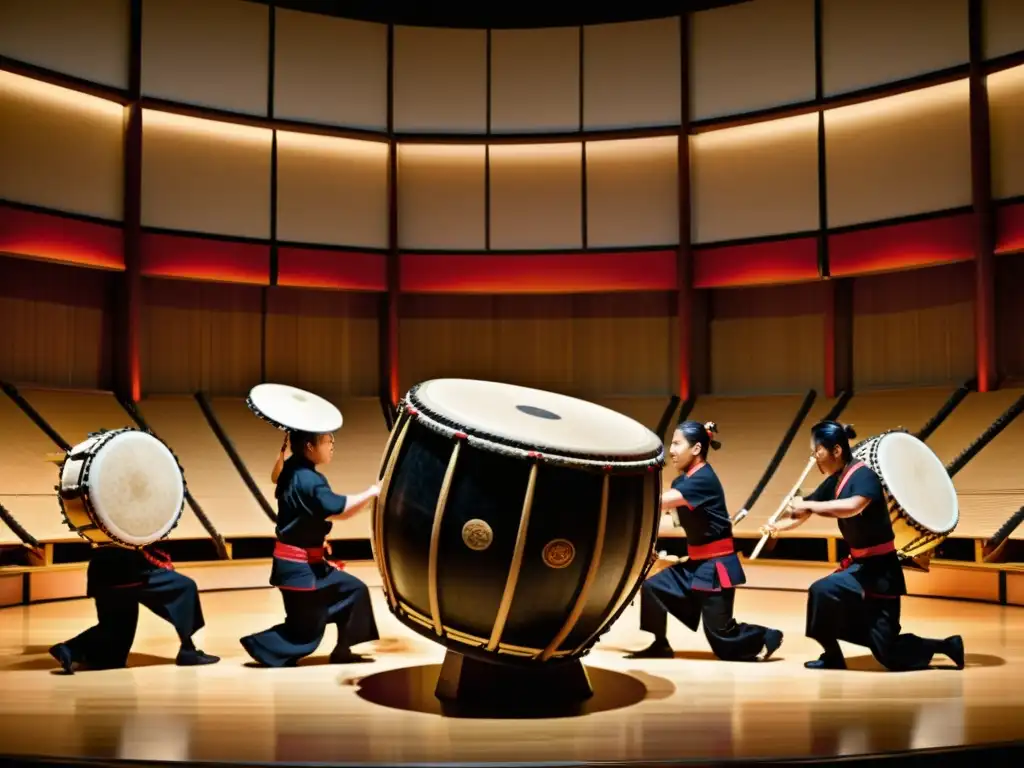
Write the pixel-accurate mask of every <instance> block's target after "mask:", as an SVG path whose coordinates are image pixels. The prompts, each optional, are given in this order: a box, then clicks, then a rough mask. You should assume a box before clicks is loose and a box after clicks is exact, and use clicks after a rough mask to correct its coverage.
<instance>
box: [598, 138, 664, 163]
mask: <svg viewBox="0 0 1024 768" xmlns="http://www.w3.org/2000/svg"><path fill="white" fill-rule="evenodd" d="M678 151H679V138H678V137H676V136H652V137H651V138H647V139H607V140H604V141H588V142H587V158H588V159H596V160H611V161H613V162H631V161H634V160H635V161H640V162H642V161H644V160H661V159H666V160H667V159H672V160H673V161H674V160H675V158H676V156H677V154H678Z"/></svg>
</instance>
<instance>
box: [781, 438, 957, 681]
mask: <svg viewBox="0 0 1024 768" xmlns="http://www.w3.org/2000/svg"><path fill="white" fill-rule="evenodd" d="M856 436H857V433H856V432H854V430H853V428H852V427H850V426H848V425H843V424H840V423H838V422H836V421H822V422H819V423H818V424H815V425H814V426H813V427H812V428H811V450H812V452H813V454H814V459H815V461H816V463H817V465H818V470H819V471H820V472H821V473H822V474H823V475H827V477H826V478H825V481H824V482H823V483H822V484H821V485H819V486H818V488H817V489H816V490H815V491H814V492H813V493H812V494H810V495H809V496H807V497H805V498H799V497H797V498H794V499H792V500H791V501H790V503H789V505H788V509H787V511H786V513H784V515H783V517H782V519H781V520H780V522H779V523H778V524H775V525H768V526H764V528H762V531H763V532H765V533H767V534H769V535H776V534H777V533H778V532H779V531H784V530H792V529H793V528H795V527H797V526H798V525H802V524H803V523H804V522H806V521H807V520H808V519H809V518H810V516H811V515H820V516H821V517H827V518H833V519H835V520H836V521H837V522H838V524H839V531H840V533H842V535H843V539H844V541H845V542H846V545H847V546H848V547H849V550H850V556H849V557H847V558H845V559H844V560H843V562H842V563H841V564H840V566H839V569H838V570H836V571H835V572H834V573H832V574H831V575H829V576H826V577H825V578H823V579H819V580H818V581H816V582H814V583H813V584H812V585H811V589H810V592H809V593H808V598H807V636H808V637H810V638H812V639H814V640H817V641H818V642H819V643H820V644H821V646H822V648H823V649H824V653H822V654H821V656H820V657H819V658H817V659H815V660H813V661H808V662H806V663H805V664H804V666H805V667H807V668H808V669H846V660H845V658H844V657H843V651H842V649H841V648H840V647H839V642H838V641H839V640H845V641H846V642H849V643H853V644H854V645H860V646H865V647H867V648H870V649H871V655H872V656H874V657H875V659H876V660H877V661H878V662H879V663H880V664H881V665H882V666H884V667H885V668H886V669H889V670H893V671H907V670H915V669H925V668H927V667H928V665H929V664H930V663H931V660H932V657H933V656H935V654H943V655H945V656H948V657H949V658H950V659H951V660H952V661H953V663H954V664H956V667H957V669H963V667H964V643H963V640H962V638H961V637H960V636H959V635H954V636H952V637H947V638H946V639H945V640H930V639H927V638H922V637H918V636H917V635H912V634H900V598H901V597H902V596H903V595H905V594H907V585H906V582H905V581H904V578H903V569H902V567H901V566H900V560H899V556H898V555H897V553H896V546H895V544H894V539H895V535H894V534H893V529H892V521H891V520H890V518H889V510H888V508H887V506H886V502H885V496H884V495H883V492H882V484H881V481H880V480H879V479H878V475H876V474H875V473H874V472H873V471H872V470H871V468H870V467H868V466H867V465H865V464H864V463H862V462H860V461H855V460H854V458H853V453H852V451H851V450H850V439H851V438H854V437H856Z"/></svg>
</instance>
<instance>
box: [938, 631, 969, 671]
mask: <svg viewBox="0 0 1024 768" xmlns="http://www.w3.org/2000/svg"><path fill="white" fill-rule="evenodd" d="M943 646H944V650H943V653H945V654H946V655H947V656H949V658H950V659H952V660H953V663H954V664H956V668H957V669H963V668H964V639H963V638H962V637H960V635H953V636H952V637H947V638H946V639H945V640H944V641H943Z"/></svg>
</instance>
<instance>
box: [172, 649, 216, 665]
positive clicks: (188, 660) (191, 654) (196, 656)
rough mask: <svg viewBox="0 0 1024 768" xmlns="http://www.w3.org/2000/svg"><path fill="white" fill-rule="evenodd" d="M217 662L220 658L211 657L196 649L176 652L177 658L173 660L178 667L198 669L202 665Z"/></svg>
mask: <svg viewBox="0 0 1024 768" xmlns="http://www.w3.org/2000/svg"><path fill="white" fill-rule="evenodd" d="M218 661H220V656H212V655H211V654H209V653H203V652H202V651H200V650H198V649H196V648H191V649H189V648H182V649H181V650H180V651H178V658H176V659H175V660H174V663H175V664H177V665H178V666H179V667H200V666H203V665H204V664H216V663H217V662H218Z"/></svg>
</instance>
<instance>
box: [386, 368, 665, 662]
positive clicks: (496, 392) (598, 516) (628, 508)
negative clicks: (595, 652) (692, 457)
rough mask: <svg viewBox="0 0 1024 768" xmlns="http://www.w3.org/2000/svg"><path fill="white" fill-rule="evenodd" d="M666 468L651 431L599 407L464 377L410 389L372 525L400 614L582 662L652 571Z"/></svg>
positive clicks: (449, 634)
mask: <svg viewBox="0 0 1024 768" xmlns="http://www.w3.org/2000/svg"><path fill="white" fill-rule="evenodd" d="M663 464H664V446H663V445H662V443H661V440H659V439H658V437H657V436H656V435H655V434H654V433H653V432H652V431H651V430H650V429H648V428H647V427H645V426H643V425H642V424H640V423H638V422H636V421H634V420H633V419H630V418H628V417H626V416H624V415H622V414H620V413H617V412H615V411H612V410H609V409H608V408H604V407H602V406H599V405H596V404H594V403H590V402H586V401H584V400H579V399H576V398H572V397H566V396H564V395H558V394H554V393H551V392H545V391H542V390H537V389H529V388H526V387H519V386H512V385H508V384H501V383H496V382H488V381H474V380H467V379H439V380H433V381H428V382H425V383H422V384H419V385H417V386H415V387H413V388H412V389H411V390H410V391H409V393H408V394H407V395H406V397H405V398H404V400H403V401H402V403H401V405H400V408H399V414H398V419H397V421H396V423H395V425H394V428H393V430H392V432H391V437H390V440H389V442H388V445H387V448H386V450H385V454H384V458H383V462H382V466H381V470H380V479H381V494H380V497H379V499H378V500H377V504H376V506H375V511H374V520H373V542H374V556H375V558H376V560H377V565H378V568H379V569H380V571H381V575H382V577H383V581H384V590H385V594H386V596H387V599H388V604H389V607H390V609H391V611H392V613H393V614H394V615H395V616H396V617H397V618H398V619H399V620H400V621H401V622H402V623H403V624H405V625H406V626H408V627H410V628H411V629H413V630H415V631H416V632H418V633H420V634H422V635H424V636H426V637H429V638H431V639H433V640H436V641H437V642H439V643H441V644H443V645H444V646H446V647H447V648H448V649H449V650H451V651H455V652H457V653H460V654H463V655H467V656H473V657H477V658H480V659H482V660H486V661H492V662H501V663H508V664H521V663H526V664H536V663H539V662H543V663H547V664H553V663H557V662H560V661H565V660H575V659H578V658H579V657H580V656H582V655H584V654H585V653H586V652H587V651H588V650H589V649H590V648H591V647H592V646H593V645H594V644H595V643H596V641H597V639H598V637H599V636H600V635H601V634H602V633H603V632H604V631H606V630H607V628H608V627H609V626H610V625H611V624H612V622H614V620H615V619H616V618H617V617H618V615H619V614H620V613H621V612H622V610H623V609H624V608H625V606H626V605H628V603H629V601H630V600H631V599H632V598H633V596H634V595H635V593H636V590H637V589H638V588H639V586H640V584H641V583H642V581H643V576H644V573H645V571H646V570H647V568H648V567H649V566H650V562H651V557H652V553H653V552H654V544H655V541H656V537H657V532H658V526H657V523H658V518H659V513H660V494H661V468H662V466H663Z"/></svg>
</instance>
